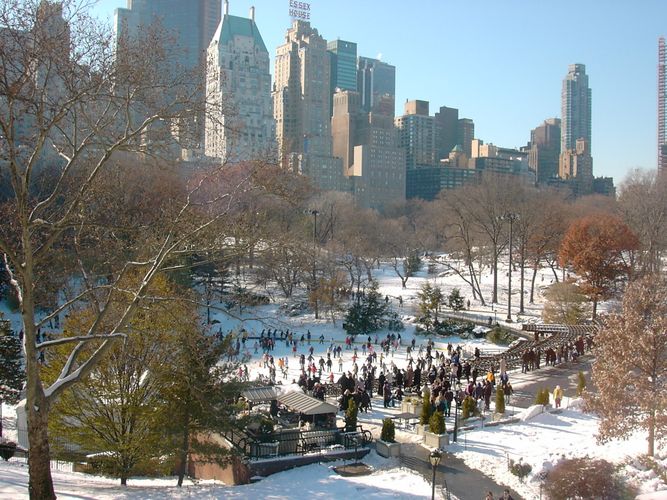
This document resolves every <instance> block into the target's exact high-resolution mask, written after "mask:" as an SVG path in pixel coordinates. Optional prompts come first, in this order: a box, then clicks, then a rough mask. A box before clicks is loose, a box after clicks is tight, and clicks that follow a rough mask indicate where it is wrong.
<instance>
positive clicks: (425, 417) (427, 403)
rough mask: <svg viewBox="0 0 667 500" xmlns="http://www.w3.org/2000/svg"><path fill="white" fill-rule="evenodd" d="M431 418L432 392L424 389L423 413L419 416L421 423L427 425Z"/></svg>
mask: <svg viewBox="0 0 667 500" xmlns="http://www.w3.org/2000/svg"><path fill="white" fill-rule="evenodd" d="M430 418H431V393H430V392H429V391H428V390H426V391H424V400H423V402H422V414H421V416H420V417H419V423H420V424H422V425H426V424H428V422H429V419H430Z"/></svg>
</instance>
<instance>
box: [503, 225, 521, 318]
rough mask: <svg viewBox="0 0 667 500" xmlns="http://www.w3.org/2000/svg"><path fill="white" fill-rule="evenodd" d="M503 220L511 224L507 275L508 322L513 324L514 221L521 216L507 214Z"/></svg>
mask: <svg viewBox="0 0 667 500" xmlns="http://www.w3.org/2000/svg"><path fill="white" fill-rule="evenodd" d="M502 219H503V220H507V221H509V223H510V268H509V272H508V273H507V276H508V280H507V322H508V323H511V322H512V236H513V234H512V229H513V227H512V226H513V224H514V221H516V220H518V219H519V214H515V213H514V212H507V213H506V214H505V215H503V216H502Z"/></svg>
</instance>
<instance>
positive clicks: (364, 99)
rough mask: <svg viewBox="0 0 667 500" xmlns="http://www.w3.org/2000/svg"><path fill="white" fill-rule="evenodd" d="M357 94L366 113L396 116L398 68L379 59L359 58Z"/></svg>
mask: <svg viewBox="0 0 667 500" xmlns="http://www.w3.org/2000/svg"><path fill="white" fill-rule="evenodd" d="M357 92H359V94H360V95H361V108H362V109H363V110H364V111H368V112H373V113H376V114H383V115H387V116H392V117H393V116H394V111H395V109H394V108H395V105H396V68H395V67H394V66H392V65H391V64H387V63H385V62H383V61H380V60H379V59H371V58H370V57H359V59H358V61H357Z"/></svg>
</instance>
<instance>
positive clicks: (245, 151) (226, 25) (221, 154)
mask: <svg viewBox="0 0 667 500" xmlns="http://www.w3.org/2000/svg"><path fill="white" fill-rule="evenodd" d="M227 7H228V4H226V5H225V9H227ZM206 94H207V100H206V108H207V113H206V127H205V154H206V155H207V156H209V157H213V158H220V159H222V160H224V161H232V162H236V161H243V160H250V159H260V158H267V157H272V156H273V154H275V152H274V151H273V149H274V146H275V122H274V119H273V103H272V99H271V74H270V62H269V52H268V51H267V50H266V46H265V45H264V41H263V40H262V36H261V34H260V33H259V29H258V28H257V24H256V23H255V11H254V8H252V9H251V11H250V18H247V19H246V18H243V17H237V16H232V15H230V14H229V12H228V11H227V10H225V12H224V14H223V17H222V21H220V25H219V26H218V29H217V31H216V32H215V34H214V36H213V39H212V40H211V44H210V45H209V48H208V51H207V59H206Z"/></svg>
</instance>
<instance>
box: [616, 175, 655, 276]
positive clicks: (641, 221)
mask: <svg viewBox="0 0 667 500" xmlns="http://www.w3.org/2000/svg"><path fill="white" fill-rule="evenodd" d="M618 207H619V210H620V212H621V214H622V216H623V219H624V220H625V222H626V224H628V225H629V226H630V227H631V228H632V229H633V230H634V232H635V234H636V235H637V237H638V238H639V241H640V250H639V266H638V267H639V270H640V272H642V273H657V272H659V271H660V270H661V269H662V258H661V257H662V255H663V253H664V251H665V248H667V229H666V228H667V179H666V178H665V177H664V176H657V175H656V172H655V171H647V172H644V171H639V170H637V171H634V172H632V173H631V174H630V175H629V176H628V177H627V178H626V179H625V180H624V181H623V184H622V185H621V188H620V195H619V197H618Z"/></svg>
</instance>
